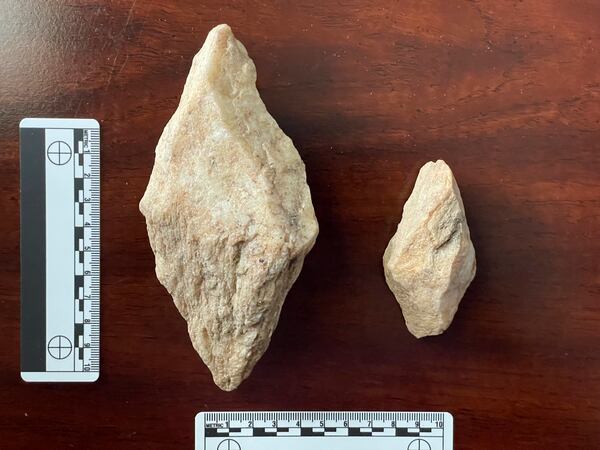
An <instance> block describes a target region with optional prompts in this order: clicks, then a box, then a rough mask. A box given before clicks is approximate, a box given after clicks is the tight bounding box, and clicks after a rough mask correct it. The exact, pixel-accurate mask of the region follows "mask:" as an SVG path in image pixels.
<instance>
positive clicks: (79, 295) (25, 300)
mask: <svg viewBox="0 0 600 450" xmlns="http://www.w3.org/2000/svg"><path fill="white" fill-rule="evenodd" d="M20 136H21V139H20V142H21V377H22V378H23V380H25V381H46V382H61V381H65V382H68V381H83V382H91V381H95V380H97V379H98V375H99V371H100V126H99V124H98V122H97V121H95V120H93V119H23V120H22V121H21V124H20Z"/></svg>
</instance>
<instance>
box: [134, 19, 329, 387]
mask: <svg viewBox="0 0 600 450" xmlns="http://www.w3.org/2000/svg"><path fill="white" fill-rule="evenodd" d="M140 210H141V211H142V213H143V214H144V216H145V217H146V224H147V227H148V236H149V238H150V245H151V246H152V250H153V251H154V254H155V256H156V275H157V277H158V279H159V281H160V282H161V283H162V284H163V285H164V286H165V287H166V288H167V290H168V291H169V293H170V294H171V296H172V297H173V300H174V302H175V305H177V308H178V309H179V312H180V313H181V315H182V316H183V317H184V319H185V320H186V321H187V324H188V331H189V334H190V338H191V340H192V343H193V345H194V348H195V349H196V351H197V352H198V353H199V354H200V356H201V357H202V359H203V360H204V362H205V363H206V365H207V366H208V368H209V369H210V371H211V372H212V375H213V378H214V381H215V383H216V384H217V385H218V386H219V387H220V388H221V389H224V390H226V391H230V390H233V389H235V388H236V387H238V386H239V384H240V383H241V382H242V381H243V380H244V379H245V378H246V377H248V375H249V374H250V372H251V371H252V369H253V367H254V365H255V364H256V363H257V361H258V360H259V359H260V357H261V356H262V355H263V353H264V352H265V350H266V349H267V347H268V345H269V341H270V339H271V334H272V333H273V330H274V329H275V327H276V325H277V321H278V320H279V313H280V311H281V307H282V304H283V301H284V299H285V297H286V295H287V293H288V291H289V289H290V288H291V286H292V284H293V283H294V281H295V280H296V278H297V277H298V275H299V273H300V270H301V268H302V263H303V261H304V257H305V256H306V254H307V253H308V252H309V251H310V249H311V248H312V246H313V244H314V242H315V239H316V237H317V233H318V224H317V220H316V218H315V212H314V209H313V205H312V202H311V197H310V191H309V188H308V185H307V184H306V173H305V170H304V164H303V162H302V160H301V159H300V156H299V155H298V152H297V151H296V149H295V148H294V145H293V144H292V141H291V140H290V139H289V138H288V137H287V136H286V135H285V134H284V133H283V131H281V129H280V128H279V127H278V126H277V123H276V122H275V120H274V119H273V117H271V116H270V115H269V113H268V112H267V110H266V108H265V105H264V104H263V102H262V101H261V99H260V96H259V94H258V91H257V90H256V69H255V67H254V63H253V62H252V60H251V59H250V58H249V57H248V54H247V52H246V49H245V48H244V46H243V45H242V44H241V43H240V42H239V41H238V40H237V39H236V38H235V37H234V35H233V33H232V32H231V29H230V28H229V27H228V26H227V25H219V26H217V27H215V28H214V29H213V30H212V31H211V32H210V33H209V34H208V37H207V38H206V42H205V43H204V45H203V47H202V49H201V50H200V52H199V53H198V54H197V55H196V56H195V57H194V61H193V64H192V68H191V70H190V73H189V75H188V78H187V81H186V83H185V88H184V90H183V94H182V96H181V101H180V103H179V107H178V108H177V111H175V114H173V117H171V120H169V123H168V124H167V126H166V127H165V129H164V131H163V134H162V136H161V138H160V141H159V142H158V146H157V147H156V158H155V161H154V168H153V170H152V175H151V177H150V182H149V183H148V187H147V189H146V193H145V194H144V197H143V198H142V200H141V202H140Z"/></svg>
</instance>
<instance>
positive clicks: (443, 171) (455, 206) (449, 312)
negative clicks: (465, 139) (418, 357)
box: [383, 160, 475, 338]
mask: <svg viewBox="0 0 600 450" xmlns="http://www.w3.org/2000/svg"><path fill="white" fill-rule="evenodd" d="M383 266H384V270H385V278H386V280H387V283H388V286H389V287H390V289H391V290H392V292H393V293H394V295H395V296H396V300H397V301H398V303H399V304H400V307H401V308H402V313H403V314H404V319H405V321H406V326H407V327H408V330H409V331H410V332H411V333H412V334H413V335H414V336H416V337H418V338H421V337H423V336H431V335H436V334H440V333H443V332H444V331H445V330H446V329H447V328H448V327H449V326H450V323H451V322H452V319H453V318H454V314H455V313H456V310H457V308H458V304H459V303H460V300H461V299H462V297H463V295H464V293H465V291H466V289H467V287H468V286H469V284H470V283H471V281H472V280H473V277H474V276H475V249H474V248H473V244H472V242H471V238H470V234H469V227H468V226H467V219H466V217H465V209H464V206H463V202H462V199H461V196H460V191H459V190H458V186H457V184H456V180H455V179H454V176H453V175H452V171H451V170H450V167H448V165H447V164H446V163H445V162H444V161H441V160H440V161H437V162H435V163H434V162H428V163H427V164H425V165H424V166H423V167H422V168H421V170H420V172H419V176H418V177H417V181H416V183H415V187H414V189H413V192H412V194H411V195H410V197H409V199H408V200H407V202H406V204H405V205H404V212H403V214H402V220H401V221H400V224H399V225H398V230H397V231H396V234H395V235H394V236H393V237H392V239H391V240H390V242H389V244H388V246H387V248H386V250H385V253H384V256H383Z"/></svg>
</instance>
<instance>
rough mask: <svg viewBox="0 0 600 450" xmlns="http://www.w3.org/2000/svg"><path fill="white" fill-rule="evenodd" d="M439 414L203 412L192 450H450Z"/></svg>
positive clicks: (447, 427)
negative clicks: (194, 447)
mask: <svg viewBox="0 0 600 450" xmlns="http://www.w3.org/2000/svg"><path fill="white" fill-rule="evenodd" d="M452 441H453V419H452V415H451V414H449V413H441V412H220V413H219V412H208V413H199V414H198V415H197V416H196V450H280V449H286V450H365V449H368V450H452V445H453V444H452Z"/></svg>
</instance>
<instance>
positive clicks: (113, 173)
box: [0, 0, 600, 450]
mask: <svg viewBox="0 0 600 450" xmlns="http://www.w3.org/2000/svg"><path fill="white" fill-rule="evenodd" d="M0 11H1V13H0V38H1V41H2V44H1V45H0V212H1V213H2V216H3V217H2V220H0V236H2V238H1V239H0V329H1V330H2V344H1V345H0V447H1V448H3V449H6V448H19V449H21V448H22V449H33V448H35V449H42V448H43V449H66V448H77V449H106V448H127V449H155V448H156V449H163V448H164V449H167V448H168V449H171V448H178V449H191V448H192V446H193V419H194V415H195V414H196V413H197V412H198V411H202V410H208V411H210V410H288V409H289V410H306V409H308V410H447V411H451V412H452V413H453V414H454V417H455V427H456V438H455V442H456V448H457V449H471V450H482V449H483V450H487V449H502V450H506V449H597V448H600V264H599V263H600V239H599V237H600V236H599V230H600V3H599V2H598V1H597V0H587V1H585V0H582V1H567V0H553V1H548V0H521V1H492V0H489V1H483V0H482V1H458V0H457V1H447V0H438V1H423V0H415V1H403V2H400V1H392V0H385V1H383V0H379V1H375V0H370V1H368V0H362V1H358V0H354V1H344V2H342V1H335V2H334V1H327V0H319V1H312V0H311V1H266V0H265V1H216V0H214V1H213V0H211V1H208V0H207V1H204V2H202V1H197V0H185V1H184V0H181V1H179V0H178V1H175V0H173V1H164V0H138V1H135V0H133V1H132V0H114V1H110V0H102V1H100V0H87V1H75V0H71V1H64V0H52V1H38V0H26V1H24V0H0ZM223 22H226V23H228V24H230V25H231V26H232V27H233V30H234V32H235V33H236V35H237V37H238V38H239V39H240V40H241V41H242V42H243V43H244V44H245V45H246V47H247V49H248V51H249V53H250V55H251V56H252V58H253V59H254V61H255V63H256V66H257V70H258V87H259V90H260V93H261V95H262V98H263V99H264V102H265V103H266V105H267V107H268V109H269V111H270V112H271V114H272V115H273V116H274V117H275V118H276V120H277V121H278V122H279V124H280V126H281V127H282V129H283V130H284V131H285V132H286V133H287V134H288V135H289V136H290V137H291V138H292V139H293V141H294V142H295V144H296V147H297V148H298V151H299V152H300V154H301V155H302V158H303V159H304V161H305V163H306V170H307V174H308V181H309V184H310V187H311V191H312V196H313V201H314V205H315V209H316V213H317V217H318V219H319V223H320V227H321V232H320V235H319V238H318V240H317V244H316V245H315V247H314V249H313V251H312V252H311V253H310V254H309V256H308V258H307V260H306V264H305V267H304V270H303V272H302V274H301V276H300V278H299V279H298V281H297V282H296V284H295V285H294V287H293V289H292V291H291V292H290V294H289V296H288V298H287V301H286V303H285V305H284V308H283V312H282V315H281V320H280V323H279V327H278V328H277V330H276V332H275V334H274V335H273V340H272V343H271V346H270V348H269V350H268V351H267V353H266V354H265V356H264V357H263V359H262V360H261V361H260V362H259V363H258V365H257V366H256V369H255V370H254V373H253V374H252V376H251V377H250V378H249V379H248V380H247V381H246V382H245V383H243V385H242V386H241V387H240V389H238V390H237V391H235V392H232V393H226V392H222V391H220V390H219V389H218V388H217V387H216V386H215V385H214V384H213V382H212V379H211V376H210V374H209V372H208V370H207V369H206V367H205V366H204V364H203V363H202V361H201V360H200V358H199V357H198V356H197V354H196V353H195V351H194V350H193V348H192V346H191V344H190V341H189V339H188V335H187V331H186V326H185V322H184V321H183V319H182V318H181V317H180V316H179V314H178V312H177V310H176V309H175V307H174V305H173V304H172V301H171V299H170V297H169V295H168V294H167V292H166V291H165V289H164V288H163V287H162V286H161V285H160V284H159V283H158V281H157V280H156V277H155V275H154V258H153V254H152V252H151V250H150V247H149V244H148V240H147V235H146V229H145V223H144V219H143V217H142V215H141V214H140V213H139V211H138V206H137V205H138V201H139V200H140V197H141V195H142V193H143V192H144V189H145V186H146V183H147V181H148V176H149V174H150V171H151V169H152V164H153V159H154V147H155V145H156V142H157V140H158V138H159V136H160V134H161V132H162V129H163V127H164V125H165V123H166V122H167V120H168V119H169V117H170V116H171V114H172V113H173V111H174V110H175V107H176V105H177V102H178V99H179V95H180V93H181V90H182V87H183V83H184V80H185V78H186V75H187V71H188V69H189V67H190V64H191V60H192V57H193V55H194V54H195V52H196V51H197V50H198V49H199V48H200V46H201V44H202V42H203V41H204V38H205V36H206V33H207V32H208V30H209V29H210V28H211V27H213V26H214V25H216V24H218V23H223ZM27 116H29V117H93V118H96V119H98V120H99V121H100V123H101V126H102V352H101V354H102V360H101V378H100V380H99V381H98V382H97V383H95V384H92V385H67V384H57V385H47V384H46V385H40V384H38V385H33V384H25V383H24V382H22V381H21V380H20V377H19V320H20V319H19V154H18V123H19V120H20V119H22V118H23V117H27ZM438 158H441V159H444V160H446V161H447V162H448V163H449V164H450V165H451V167H452V168H453V170H454V172H455V175H456V178H457V180H458V183H459V185H460V188H461V191H462V195H463V199H464V203H465V207H466V210H467V216H468V222H469V225H470V227H471V233H472V238H473V241H474V244H475V248H476V252H477V265H478V268H477V276H476V278H475V280H474V282H473V284H472V285H471V287H470V288H469V289H468V291H467V293H466V295H465V297H464V299H463V302H462V304H461V307H460V309H459V312H458V314H457V315H456V318H455V320H454V323H453V324H452V326H451V328H450V329H449V330H448V331H447V332H446V333H445V334H443V335H442V336H439V337H435V338H428V339H423V340H417V339H415V338H413V337H412V336H411V335H410V334H409V333H408V332H407V330H406V327H405V326H404V323H403V319H402V314H401V311H400V308H399V307H398V305H397V304H396V302H395V300H394V297H393V296H392V294H391V292H390V291H389V290H388V288H387V286H386V283H385V280H384V277H383V270H382V264H381V257H382V253H383V251H384V249H385V246H386V245H387V242H388V240H389V239H390V237H391V236H392V234H393V233H394V231H395V227H396V225H397V223H398V221H399V220H400V218H401V215H402V206H403V204H404V202H405V200H406V199H407V197H408V195H409V193H410V191H411V189H412V186H413V184H414V181H415V178H416V175H417V172H418V169H419V167H420V166H421V165H422V164H424V163H425V162H426V161H429V160H435V159H438Z"/></svg>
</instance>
